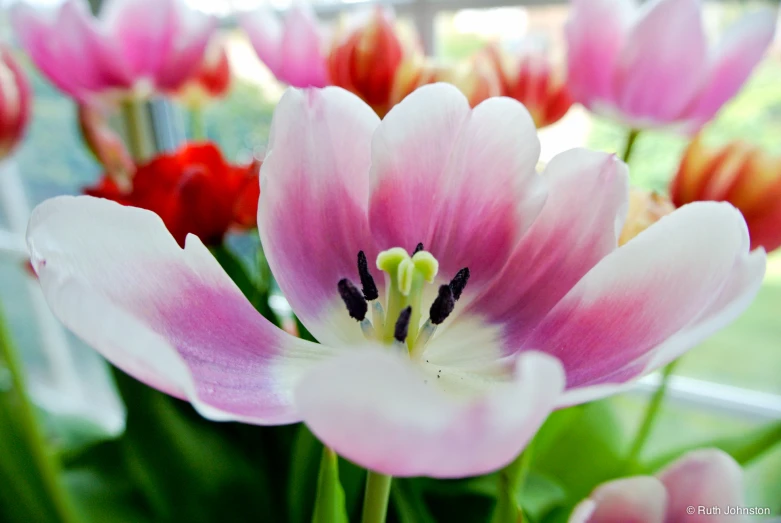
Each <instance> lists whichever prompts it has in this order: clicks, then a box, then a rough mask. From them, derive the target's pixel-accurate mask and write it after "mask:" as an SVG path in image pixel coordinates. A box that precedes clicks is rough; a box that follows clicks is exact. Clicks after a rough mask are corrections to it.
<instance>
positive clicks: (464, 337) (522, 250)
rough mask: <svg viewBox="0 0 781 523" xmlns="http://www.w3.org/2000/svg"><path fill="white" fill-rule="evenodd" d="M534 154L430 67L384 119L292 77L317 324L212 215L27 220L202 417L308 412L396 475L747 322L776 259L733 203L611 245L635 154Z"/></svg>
mask: <svg viewBox="0 0 781 523" xmlns="http://www.w3.org/2000/svg"><path fill="white" fill-rule="evenodd" d="M539 153H540V144H539V141H538V139H537V134H536V130H535V127H534V123H533V122H532V119H531V117H530V116H529V113H528V112H527V111H526V109H525V108H524V107H523V106H522V105H521V104H520V103H518V102H517V101H515V100H511V99H509V98H491V99H489V100H487V101H486V102H483V103H482V104H480V105H478V106H477V107H476V108H474V109H471V108H470V107H469V103H468V101H467V100H466V98H465V97H464V95H463V94H462V93H461V92H460V91H458V90H457V89H456V88H455V87H453V86H450V85H447V84H434V85H429V86H424V87H421V88H420V89H418V90H416V91H415V92H414V93H412V94H411V95H410V96H408V97H407V98H406V99H405V100H404V101H402V102H401V103H400V104H398V105H397V106H395V107H394V108H393V109H392V110H391V111H390V112H389V114H388V115H387V116H386V118H385V119H384V120H382V121H380V119H379V118H378V117H377V115H376V114H375V112H374V111H373V110H372V109H371V108H370V107H369V106H368V105H366V104H365V103H364V102H362V101H361V100H360V99H359V98H358V97H356V96H355V95H353V94H350V93H348V92H347V91H345V90H343V89H339V88H333V87H329V88H326V89H323V90H315V89H312V90H306V91H299V90H295V89H290V90H288V91H287V92H286V94H285V95H284V96H283V97H282V100H281V101H280V102H279V105H278V106H277V109H276V112H275V114H274V118H273V123H272V129H271V135H270V139H269V144H268V152H267V155H266V157H265V159H264V161H263V166H262V168H261V173H260V179H261V180H260V183H261V193H260V203H259V207H258V227H259V231H260V237H261V240H262V243H263V248H264V252H265V254H266V256H267V259H268V263H269V266H270V267H271V270H272V271H273V273H274V276H275V277H276V280H277V282H278V284H279V286H280V288H281V289H282V291H283V292H284V294H285V296H286V297H287V299H288V300H289V302H290V304H291V306H292V308H293V310H294V311H295V313H296V314H297V315H298V317H299V318H300V319H301V321H302V322H303V324H304V325H305V326H306V328H307V329H308V330H309V331H310V332H311V333H312V334H313V335H314V336H315V338H316V339H317V340H319V342H320V344H316V343H311V342H307V341H305V340H302V339H299V338H295V337H292V336H290V335H288V334H286V333H285V332H283V331H282V330H280V329H277V328H275V327H274V326H273V325H272V324H271V323H270V322H269V321H267V320H266V319H264V318H263V317H261V316H260V315H259V314H258V313H257V312H256V311H255V309H254V308H253V307H252V306H251V305H250V303H249V302H248V301H247V300H246V299H245V298H244V297H243V296H242V294H241V293H240V292H239V290H238V288H237V287H236V285H235V284H234V283H233V282H232V281H231V280H230V279H229V278H228V276H227V275H226V274H225V273H224V272H223V271H222V269H221V268H220V267H219V265H218V264H217V262H216V261H215V259H214V258H213V257H212V256H211V255H210V254H209V252H208V251H207V250H206V249H205V248H204V246H203V244H202V243H201V241H200V240H199V239H198V238H197V237H195V236H192V235H190V236H188V237H187V241H186V243H185V247H184V249H182V248H180V247H179V246H178V245H177V243H176V241H175V240H174V239H173V238H172V237H171V235H170V234H169V233H168V232H167V231H166V229H165V227H164V225H163V223H162V222H161V220H160V219H159V218H158V217H157V216H156V215H155V214H153V213H151V212H148V211H145V210H142V209H135V208H130V207H123V206H120V205H117V204H115V203H114V202H109V201H105V200H101V199H95V198H90V197H86V196H82V197H75V198H74V197H59V198H54V199H51V200H49V201H47V202H44V203H43V204H41V205H40V206H39V207H38V208H37V209H36V210H35V211H34V213H33V216H32V218H31V221H30V224H29V229H28V234H27V241H28V246H29V249H30V253H31V258H32V263H33V266H34V268H35V270H36V272H37V274H38V276H39V279H40V282H41V286H42V288H43V291H44V294H45V296H46V299H47V300H48V303H49V304H50V306H51V308H52V310H53V311H54V312H55V313H56V315H57V316H58V317H59V318H60V319H61V320H62V321H63V323H64V324H65V325H66V326H67V327H69V328H70V329H71V330H73V331H74V332H75V333H76V334H78V335H79V336H80V337H82V338H83V339H84V340H86V341H87V342H88V343H89V344H91V345H92V346H93V347H95V348H96V349H97V350H99V351H100V352H101V353H102V354H104V355H105V356H106V357H107V358H108V359H109V360H111V361H112V362H114V363H115V364H116V365H117V366H119V367H120V368H121V369H123V370H125V371H126V372H128V373H129V374H131V375H133V376H135V377H137V378H138V379H139V380H141V381H143V382H145V383H147V384H149V385H151V386H153V387H156V388H158V389H160V390H162V391H165V392H167V393H169V394H172V395H174V396H178V397H180V398H186V399H188V400H189V401H191V402H192V403H193V404H194V405H195V407H196V408H197V409H198V410H199V411H200V412H201V413H202V414H203V415H205V416H207V417H209V418H212V419H217V420H238V421H243V422H248V423H256V424H283V423H291V422H297V421H302V420H303V421H304V422H305V423H306V424H307V425H308V426H309V427H310V428H311V430H312V431H313V432H314V434H316V435H317V436H318V437H319V438H320V439H321V440H322V441H323V442H324V443H325V444H326V445H328V446H330V447H332V448H333V449H334V450H335V451H336V452H337V453H339V454H342V455H343V456H345V457H347V458H348V459H350V460H352V461H354V462H356V463H358V464H360V465H362V466H364V467H367V468H369V469H372V470H375V471H379V472H381V473H384V474H392V475H399V476H414V475H428V476H435V477H458V476H467V475H473V474H480V473H484V472H487V471H490V470H493V469H496V468H498V467H501V466H503V465H505V464H506V463H508V462H510V461H511V460H512V459H513V458H514V457H515V456H516V455H517V454H518V452H519V451H520V450H521V449H522V447H523V446H524V444H525V442H526V441H528V439H529V438H530V437H531V436H532V435H533V434H534V432H535V431H536V430H537V428H538V427H539V425H540V423H541V422H542V421H543V419H544V418H545V417H546V416H547V414H548V413H549V411H550V410H551V409H553V408H555V407H561V406H565V405H571V404H575V403H579V402H583V401H587V400H590V399H594V398H597V397H603V396H605V395H608V394H610V393H613V392H615V391H617V390H620V389H621V388H623V387H626V385H627V382H630V381H631V380H633V379H634V378H637V377H639V376H642V375H644V374H646V373H648V372H650V371H652V370H654V369H656V368H658V367H659V366H661V365H663V364H665V363H667V362H669V361H670V360H672V359H674V358H676V357H677V356H679V355H680V354H681V353H683V352H684V351H686V350H687V349H689V348H690V347H692V346H693V345H695V344H696V343H698V342H699V341H700V340H702V339H703V338H705V337H706V336H708V335H709V334H711V333H712V332H714V331H715V330H717V329H718V328H720V327H722V326H723V325H725V324H726V323H728V322H729V321H731V320H732V319H733V318H735V317H736V316H738V315H739V314H740V313H741V312H742V311H743V310H744V309H745V308H746V307H747V306H748V304H749V302H751V300H752V299H753V297H754V295H755V293H756V292H757V290H758V288H759V285H760V282H761V280H762V277H763V274H764V268H765V255H764V252H762V251H756V252H754V253H750V252H749V250H748V245H749V239H748V234H747V230H746V224H745V222H744V221H743V217H742V216H741V214H740V213H739V212H738V211H737V210H736V209H734V208H733V207H732V206H730V205H729V204H725V203H695V204H692V205H688V206H686V207H684V208H681V209H678V210H676V211H675V212H673V213H672V214H670V215H669V216H666V217H664V218H662V219H661V220H660V221H658V222H657V223H655V224H653V225H652V226H650V227H648V229H646V230H645V231H643V232H642V233H640V234H639V235H638V236H637V237H635V238H634V239H632V240H631V241H629V242H628V243H627V244H626V245H624V246H622V247H620V248H617V240H618V235H619V233H620V231H621V228H622V223H623V221H624V215H625V213H626V208H627V198H628V195H627V192H628V189H627V168H626V166H625V165H624V164H623V163H622V162H620V161H619V160H617V159H616V158H615V157H614V156H612V155H608V154H603V153H597V152H590V151H587V150H580V149H575V150H571V151H569V152H566V153H563V154H561V155H559V156H558V157H556V158H554V159H553V160H552V161H551V162H550V163H549V164H548V166H547V168H546V171H545V173H544V174H543V175H539V174H537V172H536V170H535V166H536V165H537V160H538V155H539ZM563 388H565V389H564V390H562V389H563Z"/></svg>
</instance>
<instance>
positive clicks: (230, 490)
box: [114, 371, 281, 523]
mask: <svg viewBox="0 0 781 523" xmlns="http://www.w3.org/2000/svg"><path fill="white" fill-rule="evenodd" d="M115 376H116V381H117V385H118V387H119V389H120V391H121V393H122V396H123V398H124V400H125V403H126V405H127V411H128V421H127V430H126V433H125V435H124V437H123V438H122V439H121V440H120V441H118V442H117V444H118V445H119V447H120V449H121V452H120V454H119V455H120V456H121V458H120V459H121V464H122V466H123V467H124V468H125V473H126V474H128V475H129V476H130V477H131V479H132V481H133V482H134V483H135V484H136V485H138V486H139V491H140V493H141V495H142V498H143V500H144V501H145V502H146V505H147V506H148V507H150V510H151V513H152V515H153V519H154V520H155V521H188V522H191V523H196V522H204V523H207V522H211V521H216V520H229V521H236V520H247V519H262V518H264V517H265V518H269V519H270V520H275V521H276V520H278V519H277V517H278V515H277V513H276V511H277V509H278V508H279V507H278V505H275V504H274V500H273V499H272V498H271V495H270V492H271V489H270V481H269V478H268V477H267V476H266V466H265V463H264V462H262V461H261V462H255V461H250V460H249V459H248V458H247V455H248V454H247V453H245V452H242V451H243V449H242V448H241V447H240V446H237V445H236V444H235V443H234V438H232V437H231V436H232V435H233V433H234V432H236V429H237V428H239V427H240V426H239V425H236V424H227V423H214V422H211V421H208V420H205V419H203V418H202V417H201V416H200V415H198V414H197V413H196V412H195V411H194V409H193V408H192V407H191V406H190V405H189V404H187V403H184V402H181V401H179V400H176V399H174V398H171V397H169V396H166V395H165V394H162V393H160V392H158V391H156V390H154V389H151V388H149V387H147V386H146V385H144V384H142V383H140V382H138V381H136V380H134V379H133V378H131V377H129V376H127V375H125V374H123V373H122V372H119V371H117V372H115ZM254 444H255V445H262V440H261V439H260V438H257V439H256V440H255V442H254ZM114 466H116V463H114ZM261 516H262V517H261ZM279 520H281V518H280V519H279Z"/></svg>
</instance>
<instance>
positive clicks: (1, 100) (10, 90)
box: [0, 46, 31, 158]
mask: <svg viewBox="0 0 781 523" xmlns="http://www.w3.org/2000/svg"><path fill="white" fill-rule="evenodd" d="M30 97H31V92H30V85H29V84H28V83H27V78H26V77H25V75H24V73H23V72H22V70H21V69H20V68H19V65H18V64H17V63H16V60H14V57H13V55H12V54H11V51H10V50H9V49H8V48H6V47H4V46H1V47H0V158H4V157H6V156H8V154H10V153H11V151H12V150H13V149H14V147H16V145H17V144H18V143H19V142H20V141H21V139H22V137H23V135H24V131H25V129H26V128H27V123H28V121H29V119H30Z"/></svg>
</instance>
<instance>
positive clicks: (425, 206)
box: [369, 84, 545, 287]
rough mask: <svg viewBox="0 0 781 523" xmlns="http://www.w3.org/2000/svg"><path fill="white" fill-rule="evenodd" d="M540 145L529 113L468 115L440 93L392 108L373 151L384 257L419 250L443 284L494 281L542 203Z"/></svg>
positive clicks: (509, 107) (502, 110)
mask: <svg viewBox="0 0 781 523" xmlns="http://www.w3.org/2000/svg"><path fill="white" fill-rule="evenodd" d="M539 152H540V144H539V140H538V139H537V133H536V129H535V127H534V123H533V121H532V119H531V116H530V115H529V113H528V111H527V110H526V109H525V108H524V107H523V105H521V104H520V103H518V102H517V101H515V100H511V99H509V98H493V99H489V100H487V101H486V102H483V103H481V104H480V105H478V106H477V107H476V108H475V109H474V110H470V108H469V103H468V102H467V100H466V98H465V97H464V95H463V94H461V92H460V91H458V89H456V88H455V87H453V86H451V85H448V84H433V85H428V86H424V87H421V88H419V89H417V90H416V91H414V92H413V93H412V94H411V95H409V96H408V97H407V98H405V99H404V100H403V101H402V102H401V103H400V104H398V105H397V106H395V107H394V108H393V109H392V110H391V111H390V112H389V113H388V115H387V116H386V117H385V119H384V120H383V121H382V123H381V124H380V126H379V127H378V129H377V132H376V133H375V135H374V140H373V142H372V174H371V177H372V193H371V202H370V207H369V216H370V221H371V228H372V233H373V234H374V235H375V237H376V238H377V240H378V242H380V246H381V247H382V248H390V247H396V246H401V247H404V248H406V249H413V248H414V247H415V245H417V243H418V242H422V243H423V245H424V247H425V249H426V250H427V251H429V252H431V253H432V254H433V255H434V256H435V257H436V258H437V259H438V260H439V262H440V273H441V274H442V276H443V277H444V278H451V277H452V276H454V275H455V273H456V272H457V271H458V270H459V269H461V268H463V267H469V269H470V271H471V279H470V285H471V286H473V287H474V286H475V285H476V284H477V285H479V283H481V282H486V281H488V280H490V279H491V278H492V277H493V276H495V275H496V272H497V271H498V270H499V269H501V267H502V266H503V265H504V263H505V260H506V258H507V256H508V255H509V253H510V250H511V249H512V247H513V246H514V245H515V243H516V242H517V240H518V237H519V236H520V234H522V233H523V231H525V230H526V229H527V228H528V227H529V225H530V223H531V222H532V221H533V219H534V217H535V216H536V215H537V213H538V212H539V210H540V209H541V207H542V204H543V203H544V196H545V193H544V191H543V189H544V187H543V184H541V183H540V180H539V177H538V176H537V174H536V171H535V166H536V163H537V159H538V158H539Z"/></svg>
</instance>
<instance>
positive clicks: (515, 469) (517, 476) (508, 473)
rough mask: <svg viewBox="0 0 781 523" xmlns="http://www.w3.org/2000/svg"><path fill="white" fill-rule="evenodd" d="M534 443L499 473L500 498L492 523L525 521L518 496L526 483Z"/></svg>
mask: <svg viewBox="0 0 781 523" xmlns="http://www.w3.org/2000/svg"><path fill="white" fill-rule="evenodd" d="M532 443H533V441H530V442H529V444H528V445H527V446H526V449H524V451H523V452H521V454H519V455H518V457H516V458H515V460H514V461H513V462H512V463H510V464H509V465H507V466H506V467H504V468H503V469H502V470H500V471H499V476H498V480H499V496H498V498H497V501H496V507H495V508H494V512H493V516H492V517H491V523H516V522H520V521H523V508H522V507H521V506H520V505H519V504H518V501H517V500H518V495H519V493H520V492H521V491H522V489H523V485H524V483H526V476H528V474H529V470H530V467H531V462H532Z"/></svg>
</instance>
